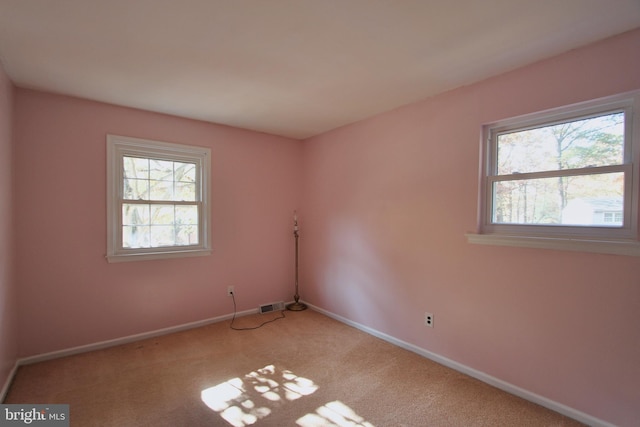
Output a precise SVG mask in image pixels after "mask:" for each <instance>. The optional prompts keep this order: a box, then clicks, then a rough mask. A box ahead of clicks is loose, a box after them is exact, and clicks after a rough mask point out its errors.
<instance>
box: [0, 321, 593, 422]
mask: <svg viewBox="0 0 640 427" xmlns="http://www.w3.org/2000/svg"><path fill="white" fill-rule="evenodd" d="M278 315H279V313H271V314H268V315H252V316H247V317H243V318H240V319H236V323H235V325H236V326H240V327H242V326H245V327H246V326H253V325H257V324H259V323H261V322H262V321H264V320H267V319H269V318H272V317H277V316H278ZM229 323H230V322H229V321H226V322H221V323H217V324H213V325H208V326H205V327H201V328H196V329H192V330H189V331H186V332H180V333H176V334H170V335H165V336H162V337H159V338H153V339H148V340H144V341H139V342H136V343H130V344H126V345H121V346H117V347H112V348H108V349H104V350H99V351H95V352H90V353H85V354H80V355H75V356H69V357H65V358H61V359H56V360H51V361H47V362H42V363H37V364H32V365H27V366H22V367H20V368H19V370H18V372H17V375H16V378H15V380H14V382H13V384H12V386H11V388H10V390H9V393H8V395H7V398H6V400H5V403H48V404H52V403H67V404H70V419H71V425H72V426H78V427H85V426H119V427H122V426H172V427H174V426H229V425H232V426H246V425H260V426H296V425H298V426H304V427H311V426H334V425H335V426H378V427H380V426H578V425H581V424H580V423H578V422H576V421H574V420H571V419H569V418H566V417H564V416H562V415H559V414H557V413H554V412H552V411H549V410H547V409H545V408H543V407H540V406H538V405H535V404H533V403H530V402H527V401H525V400H522V399H520V398H518V397H515V396H512V395H510V394H507V393H504V392H502V391H500V390H497V389H495V388H493V387H491V386H489V385H486V384H484V383H482V382H479V381H477V380H475V379H473V378H470V377H468V376H465V375H462V374H460V373H458V372H455V371H453V370H451V369H448V368H445V367H443V366H441V365H438V364H436V363H434V362H431V361H429V360H427V359H425V358H423V357H421V356H419V355H416V354H414V353H412V352H409V351H406V350H403V349H401V348H398V347H395V346H393V345H391V344H389V343H387V342H384V341H382V340H380V339H377V338H375V337H372V336H370V335H368V334H365V333H363V332H361V331H359V330H357V329H354V328H351V327H349V326H346V325H344V324H341V323H339V322H337V321H335V320H333V319H330V318H328V317H326V316H324V315H322V314H319V313H317V312H313V311H311V310H307V311H304V312H286V318H285V319H281V320H278V321H276V322H273V323H269V324H267V325H265V326H264V327H262V328H260V329H257V330H251V331H234V330H231V329H230V328H229Z"/></svg>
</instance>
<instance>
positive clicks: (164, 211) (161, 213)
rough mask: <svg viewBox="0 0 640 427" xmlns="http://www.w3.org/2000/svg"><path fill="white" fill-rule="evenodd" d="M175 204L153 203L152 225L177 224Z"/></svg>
mask: <svg viewBox="0 0 640 427" xmlns="http://www.w3.org/2000/svg"><path fill="white" fill-rule="evenodd" d="M174 209H175V208H174V206H173V205H153V206H151V224H152V225H173V224H175V214H174Z"/></svg>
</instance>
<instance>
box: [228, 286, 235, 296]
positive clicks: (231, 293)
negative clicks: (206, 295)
mask: <svg viewBox="0 0 640 427" xmlns="http://www.w3.org/2000/svg"><path fill="white" fill-rule="evenodd" d="M235 293H236V291H234V290H233V286H227V296H228V297H232V296H233V295H234V294H235Z"/></svg>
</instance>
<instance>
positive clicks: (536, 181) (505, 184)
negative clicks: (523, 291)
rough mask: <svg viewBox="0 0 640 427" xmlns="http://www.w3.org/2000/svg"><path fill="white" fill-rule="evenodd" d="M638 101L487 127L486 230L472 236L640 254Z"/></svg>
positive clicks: (600, 103)
mask: <svg viewBox="0 0 640 427" xmlns="http://www.w3.org/2000/svg"><path fill="white" fill-rule="evenodd" d="M637 98H638V94H637V93H634V94H627V95H622V96H616V97H611V98H606V99H602V100H596V101H591V102H587V103H583V104H580V105H577V106H570V107H564V108H560V109H556V110H552V111H546V112H542V113H537V114H533V115H528V116H524V117H517V118H513V119H508V120H503V121H500V122H497V123H493V124H489V125H487V126H484V128H483V150H482V151H483V164H482V178H481V179H482V182H481V190H480V203H479V204H480V208H479V209H480V215H479V221H480V224H479V233H478V234H470V235H468V238H469V240H470V241H471V242H474V243H487V244H502V245H515V246H533V247H550V248H558V249H569V250H586V251H594V252H606V253H624V254H634V255H638V254H640V252H638V248H639V246H638V243H637V238H638V235H637V232H638V230H637V228H638V209H637V208H638V165H637V163H638V161H637V160H638V159H637V158H638V135H637V133H639V132H640V129H636V130H635V132H634V124H637V123H638V113H637V112H635V111H634V104H636V105H637ZM636 127H637V125H636ZM636 252H638V253H636Z"/></svg>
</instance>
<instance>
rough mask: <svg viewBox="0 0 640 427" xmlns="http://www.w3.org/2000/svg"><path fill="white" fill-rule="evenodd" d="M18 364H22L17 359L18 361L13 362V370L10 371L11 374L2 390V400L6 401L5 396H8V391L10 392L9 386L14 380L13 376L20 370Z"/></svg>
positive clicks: (0, 398)
mask: <svg viewBox="0 0 640 427" xmlns="http://www.w3.org/2000/svg"><path fill="white" fill-rule="evenodd" d="M18 366H20V365H19V364H18V361H17V360H16V362H15V363H14V364H13V368H12V369H11V372H9V375H8V376H7V378H6V379H5V381H4V385H3V386H2V390H1V391H0V402H4V398H5V397H7V393H8V392H9V387H10V386H11V381H13V377H15V376H16V372H17V371H18Z"/></svg>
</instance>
